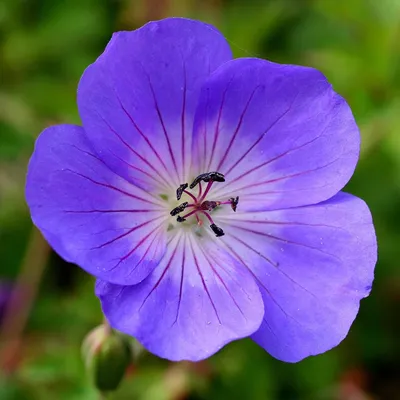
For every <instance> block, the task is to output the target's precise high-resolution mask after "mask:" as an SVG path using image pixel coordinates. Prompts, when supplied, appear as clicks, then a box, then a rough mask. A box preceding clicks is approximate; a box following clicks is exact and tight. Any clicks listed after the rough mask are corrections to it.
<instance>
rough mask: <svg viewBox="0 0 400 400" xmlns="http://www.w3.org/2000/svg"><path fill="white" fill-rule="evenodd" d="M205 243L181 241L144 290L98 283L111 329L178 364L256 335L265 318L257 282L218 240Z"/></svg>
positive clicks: (176, 241) (180, 237) (176, 240)
mask: <svg viewBox="0 0 400 400" xmlns="http://www.w3.org/2000/svg"><path fill="white" fill-rule="evenodd" d="M201 241H202V239H199V238H197V237H193V236H192V235H187V236H185V234H183V235H179V234H178V235H175V237H174V239H173V240H172V242H171V243H170V244H169V245H168V250H167V253H166V255H165V257H164V258H163V260H162V261H161V263H160V265H159V266H158V267H157V269H156V270H154V272H153V273H152V274H151V275H150V276H149V277H148V278H147V279H146V280H145V281H143V282H141V283H140V284H138V285H135V286H117V285H111V284H108V283H104V282H101V281H98V283H97V287H96V293H97V295H98V296H99V297H100V300H101V303H102V308H103V312H104V313H105V315H106V317H107V319H108V321H109V322H110V324H111V326H113V327H114V328H116V329H118V330H120V331H122V332H125V333H127V334H129V335H132V336H134V337H136V338H137V339H138V340H139V341H140V342H141V343H142V344H143V345H144V346H145V347H146V348H147V349H148V350H149V351H151V352H152V353H155V354H156V355H158V356H160V357H163V358H168V359H170V360H174V361H178V360H191V361H198V360H201V359H204V358H206V357H209V356H211V355H212V354H214V353H215V352H216V351H218V350H219V349H220V348H221V347H222V346H224V345H225V344H226V343H228V342H230V341H232V340H235V339H238V338H242V337H245V336H248V335H250V334H252V333H253V332H255V331H256V330H257V329H258V327H259V326H260V323H261V321H262V317H263V315H264V310H263V305H262V298H261V295H260V291H259V289H258V287H257V284H256V282H255V280H254V279H253V277H252V276H251V275H250V274H249V273H248V271H246V270H245V269H244V268H243V267H241V266H240V264H238V263H237V262H235V261H234V260H233V259H232V258H231V257H230V256H228V255H227V254H226V253H225V252H223V251H222V250H221V249H219V248H218V247H217V246H216V245H215V238H214V237H213V238H209V239H208V241H207V242H206V243H204V244H203V243H201ZM213 243H214V244H213Z"/></svg>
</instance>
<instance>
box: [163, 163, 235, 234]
mask: <svg viewBox="0 0 400 400" xmlns="http://www.w3.org/2000/svg"><path fill="white" fill-rule="evenodd" d="M202 182H207V186H206V188H205V190H204V192H203V187H202V184H201V183H202ZM214 182H225V177H224V175H223V174H221V173H220V172H216V171H213V172H207V173H204V174H200V175H199V176H197V177H196V178H195V179H194V180H193V182H192V183H191V184H190V186H189V188H190V189H193V188H194V187H196V186H197V185H199V191H198V194H197V197H196V196H195V195H194V194H192V193H190V192H189V191H188V190H186V189H187V187H188V184H187V183H183V184H181V185H180V186H179V187H178V189H177V190H176V198H177V199H178V200H180V199H181V197H182V195H183V194H187V195H188V196H189V197H191V198H192V199H193V201H194V202H193V203H190V204H189V203H188V202H184V203H182V204H180V205H179V206H177V207H175V208H174V209H173V210H172V211H171V212H170V214H171V216H175V215H178V214H180V213H181V212H182V211H184V210H185V209H186V208H188V207H193V208H194V209H193V210H192V211H190V212H188V213H187V214H185V215H182V216H181V215H178V217H177V218H176V220H177V222H180V223H181V222H184V221H186V219H187V218H188V217H190V216H192V215H194V216H195V217H196V221H197V224H198V225H199V226H202V225H203V220H202V219H200V218H199V215H198V213H201V214H204V215H205V216H206V218H207V219H208V220H209V221H210V228H211V230H212V231H213V232H214V233H215V236H216V237H221V236H223V235H224V234H225V233H224V231H223V230H222V229H221V228H220V227H219V226H217V225H216V224H215V223H214V221H213V219H212V218H211V215H210V214H209V213H210V212H212V211H213V210H215V209H216V208H217V207H218V206H220V205H224V204H229V205H230V206H231V208H232V210H233V211H236V208H237V205H238V203H239V197H238V196H237V197H231V198H230V199H229V200H227V201H216V200H206V197H207V195H208V193H209V192H210V190H211V187H212V185H213V183H214Z"/></svg>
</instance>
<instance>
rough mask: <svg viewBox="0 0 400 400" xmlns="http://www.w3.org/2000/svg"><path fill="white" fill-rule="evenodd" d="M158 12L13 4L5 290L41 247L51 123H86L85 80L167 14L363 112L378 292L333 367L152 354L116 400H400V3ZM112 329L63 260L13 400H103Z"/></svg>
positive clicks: (6, 82) (246, 346) (313, 1)
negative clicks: (93, 364)
mask: <svg viewBox="0 0 400 400" xmlns="http://www.w3.org/2000/svg"><path fill="white" fill-rule="evenodd" d="M154 3H155V2H154V1H150V0H118V1H117V0H68V1H55V0H35V1H34V0H15V1H11V0H9V1H7V0H6V1H3V2H0V76H1V88H0V256H1V258H0V259H1V265H2V266H1V277H2V278H4V277H7V278H11V279H12V278H13V277H15V276H16V275H17V272H18V269H19V267H20V265H21V263H22V262H23V255H24V252H25V251H26V248H27V245H28V238H29V234H30V230H31V222H30V218H29V214H28V212H27V210H26V206H25V204H24V180H25V171H26V165H27V162H28V159H29V156H30V153H31V152H32V149H33V145H34V140H35V138H36V136H37V134H38V133H39V132H40V131H41V130H42V129H43V128H45V127H46V126H48V125H50V124H54V123H59V122H68V123H79V118H78V113H77V109H76V101H75V100H76V99H75V97H76V86H77V83H78V80H79V77H80V75H81V73H82V72H83V70H84V69H85V67H86V66H87V65H88V64H90V63H91V62H93V61H94V60H95V59H96V57H97V56H98V55H99V54H100V52H101V51H102V49H103V48H104V46H105V44H106V43H107V41H108V39H109V38H110V36H111V34H112V32H113V31H115V30H120V29H134V28H136V27H138V26H139V25H141V24H143V23H144V22H146V18H151V19H154V18H158V17H161V16H167V14H168V15H181V16H187V17H193V18H200V19H203V20H205V21H207V22H210V23H213V24H215V25H217V26H218V27H219V28H220V29H221V30H222V31H223V33H224V34H225V35H226V37H227V38H228V40H229V41H230V43H231V45H232V48H233V50H234V53H235V55H236V56H238V57H242V56H245V57H247V56H258V57H263V58H268V59H271V60H273V61H278V62H287V63H292V64H303V65H309V66H313V67H316V68H318V69H320V70H321V71H323V72H324V73H325V74H326V75H327V76H328V78H329V80H330V81H331V82H332V84H333V85H334V87H335V89H336V90H337V91H338V92H339V93H341V94H342V95H343V96H344V97H345V98H346V99H347V101H348V102H349V103H350V105H351V107H352V109H353V111H354V114H355V117H356V119H357V121H358V123H359V126H360V129H361V133H362V138H363V143H362V155H361V160H360V163H359V166H358V167H357V170H356V173H355V175H354V178H353V179H352V181H351V183H350V184H349V185H348V188H347V190H348V191H350V192H351V193H354V194H355V195H358V196H360V197H362V198H364V199H365V200H366V201H367V203H368V204H369V206H370V208H371V210H372V214H373V216H374V221H375V225H376V229H377V235H378V240H379V249H380V252H379V263H378V266H377V270H376V281H375V285H374V288H373V291H372V294H371V296H370V297H369V298H368V299H366V300H363V301H362V307H361V311H360V315H359V317H358V318H357V320H356V322H355V324H354V325H353V327H352V329H351V332H350V334H349V336H348V338H347V339H346V340H345V341H344V342H343V343H342V344H341V345H340V346H339V347H338V348H336V349H334V350H332V351H330V352H328V353H327V354H324V355H322V356H318V357H312V358H310V359H307V360H305V361H303V362H301V363H299V364H295V365H291V364H284V363H281V362H279V361H277V360H274V359H272V358H271V357H270V356H269V355H268V354H266V353H265V352H264V351H263V350H262V349H260V348H259V347H257V346H256V345H255V344H254V343H252V342H251V341H249V340H243V341H239V342H236V343H232V344H230V345H228V346H227V347H226V348H225V349H223V350H222V351H221V352H220V353H218V354H217V355H215V356H214V357H212V358H211V359H210V360H208V361H206V362H204V363H200V364H197V365H194V364H189V363H182V364H169V363H167V362H166V361H164V360H159V359H157V358H155V357H153V356H151V355H149V354H146V353H144V354H143V353H142V354H141V355H140V357H138V358H137V361H136V363H135V367H133V368H131V369H128V372H127V375H126V378H125V380H124V381H123V382H122V385H121V387H120V388H119V389H118V391H117V392H116V393H115V394H113V395H111V396H110V399H115V400H125V399H143V400H164V399H178V398H182V399H183V398H190V399H219V398H221V399H244V398H246V399H256V400H257V399H268V400H280V399H282V400H297V399H304V400H309V399H311V400H313V399H315V400H331V399H332V400H334V399H345V400H346V399H350V398H360V399H361V398H367V397H357V393H358V396H362V395H361V394H360V393H361V392H362V393H369V394H370V395H371V396H372V395H373V396H376V397H375V398H379V399H395V398H399V397H400V386H399V383H398V380H397V378H398V376H400V369H399V363H398V360H399V357H400V346H399V341H398V335H399V332H400V322H399V318H398V308H399V300H400V297H399V291H400V268H399V259H400V250H399V248H400V247H399V243H400V230H399V226H400V133H399V132H400V118H399V110H400V1H398V0H378V1H375V0H346V1H344V0H343V1H342V0H337V1H336V0H231V1H228V0H225V1H222V0H221V1H215V0H202V1H199V2H196V1H193V0H164V1H161V0H160V7H159V8H158V7H153V8H151V7H149V4H154ZM162 4H164V5H166V7H164V8H163V7H162V6H161V5H162ZM161 12H162V13H164V14H163V15H160V13H161ZM101 320H102V315H101V312H100V308H99V304H98V302H97V300H96V298H95V297H94V294H93V282H92V280H91V278H89V277H88V276H87V275H86V274H84V273H83V272H82V271H80V270H79V269H78V268H75V267H73V266H71V265H67V264H66V263H64V262H63V261H62V260H60V259H59V258H58V257H56V256H55V255H54V254H53V255H52V256H51V257H50V259H49V260H48V266H47V270H46V273H45V276H44V280H43V282H42V284H41V287H40V291H39V295H38V297H37V298H36V301H35V304H34V307H33V309H32V312H31V315H30V319H29V321H28V326H27V327H26V330H25V335H24V338H23V343H22V356H21V360H20V362H19V365H18V368H17V370H16V371H15V373H14V374H13V376H12V377H7V378H6V377H1V376H0V398H1V399H4V400H14V399H16V400H20V399H34V400H36V399H37V400H53V399H57V400H59V399H60V400H63V399H65V400H91V399H93V400H95V399H98V398H99V397H98V392H97V391H96V390H95V388H94V387H93V385H92V384H91V382H90V379H89V377H88V376H87V374H86V373H85V369H84V364H83V362H82V361H81V358H80V353H79V348H80V343H81V342H82V340H83V338H84V336H85V335H86V334H87V332H89V331H90V330H91V329H93V327H94V326H96V325H98V324H99V323H100V322H101ZM134 346H136V348H137V346H138V345H137V343H135V344H134ZM139 350H140V349H139ZM139 352H140V351H139ZM357 391H358V392H357ZM352 396H354V397H352ZM365 396H366V395H365Z"/></svg>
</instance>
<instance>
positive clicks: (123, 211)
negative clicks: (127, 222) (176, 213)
mask: <svg viewBox="0 0 400 400" xmlns="http://www.w3.org/2000/svg"><path fill="white" fill-rule="evenodd" d="M62 211H63V212H65V213H70V214H91V213H146V212H159V211H163V210H162V209H161V208H159V209H153V210H148V209H144V210H138V209H126V210H98V209H93V210H62Z"/></svg>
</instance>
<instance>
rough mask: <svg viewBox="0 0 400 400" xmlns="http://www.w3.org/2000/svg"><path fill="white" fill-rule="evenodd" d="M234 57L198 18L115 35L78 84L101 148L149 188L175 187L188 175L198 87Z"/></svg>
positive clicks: (86, 122)
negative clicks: (163, 185)
mask: <svg viewBox="0 0 400 400" xmlns="http://www.w3.org/2000/svg"><path fill="white" fill-rule="evenodd" d="M229 59H231V51H230V49H229V46H228V44H227V42H226V41H225V39H224V38H223V36H222V35H221V34H220V33H219V32H218V31H217V30H216V29H215V28H213V27H211V26H210V25H207V24H204V23H201V22H197V21H192V20H188V19H183V18H169V19H165V20H162V21H156V22H150V23H148V24H146V25H145V26H143V27H142V28H140V29H138V30H136V31H133V32H118V33H115V34H114V35H113V37H112V39H111V41H110V43H109V44H108V46H107V48H106V50H105V51H104V53H103V54H102V55H101V56H100V57H99V58H98V59H97V60H96V62H95V63H94V64H92V65H90V66H89V67H88V68H87V69H86V71H85V73H84V74H83V76H82V79H81V81H80V83H79V89H78V106H79V112H80V116H81V118H82V121H83V126H84V128H85V131H86V132H87V135H88V138H89V139H90V141H91V142H92V143H93V145H94V148H95V149H96V151H97V152H98V153H99V154H101V157H102V158H103V159H104V160H105V162H106V163H107V164H108V165H109V166H110V167H111V168H112V169H113V170H115V171H116V172H118V173H119V174H120V175H121V176H124V177H126V178H127V179H129V180H132V179H133V180H134V181H135V182H137V183H138V184H140V185H142V187H144V188H147V189H152V188H153V186H154V185H155V186H156V187H157V185H158V184H160V182H161V184H163V182H164V184H165V183H167V184H168V185H171V187H173V188H174V189H176V187H178V186H179V184H181V183H183V182H184V181H186V180H185V179H187V174H188V165H189V164H190V148H191V136H192V126H193V118H194V112H195V107H196V104H197V101H198V97H199V93H200V90H201V86H202V84H203V83H204V81H205V79H206V77H208V76H209V74H210V73H211V72H212V71H213V70H215V69H216V68H217V67H218V66H219V65H221V64H222V63H224V62H225V61H227V60H229ZM127 165H130V167H128V168H127Z"/></svg>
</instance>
